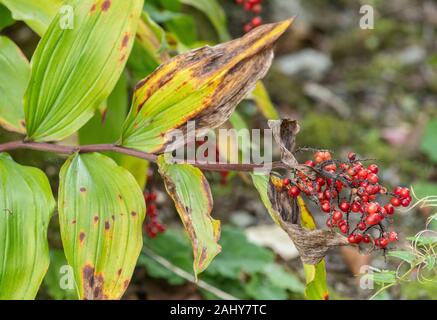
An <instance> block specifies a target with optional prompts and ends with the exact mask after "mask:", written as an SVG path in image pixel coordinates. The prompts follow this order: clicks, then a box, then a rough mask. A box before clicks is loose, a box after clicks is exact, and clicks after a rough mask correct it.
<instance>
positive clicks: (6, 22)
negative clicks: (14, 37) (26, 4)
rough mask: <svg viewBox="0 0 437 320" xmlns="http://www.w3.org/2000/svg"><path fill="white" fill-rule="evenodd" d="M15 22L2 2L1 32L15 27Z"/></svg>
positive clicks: (0, 10)
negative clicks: (12, 26) (11, 26)
mask: <svg viewBox="0 0 437 320" xmlns="http://www.w3.org/2000/svg"><path fill="white" fill-rule="evenodd" d="M14 23H15V20H14V19H13V18H12V14H11V12H10V11H9V9H8V8H6V7H5V6H4V5H2V4H1V0H0V31H1V30H2V29H4V28H7V27H9V26H10V25H13V24H14Z"/></svg>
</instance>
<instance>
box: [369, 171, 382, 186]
mask: <svg viewBox="0 0 437 320" xmlns="http://www.w3.org/2000/svg"><path fill="white" fill-rule="evenodd" d="M367 180H369V182H370V183H373V184H377V183H378V180H379V178H378V176H377V175H376V174H374V173H371V174H369V175H368V176H367Z"/></svg>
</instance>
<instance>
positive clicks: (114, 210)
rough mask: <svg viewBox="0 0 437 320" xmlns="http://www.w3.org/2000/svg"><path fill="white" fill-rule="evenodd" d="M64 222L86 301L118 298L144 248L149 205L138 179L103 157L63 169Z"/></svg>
mask: <svg viewBox="0 0 437 320" xmlns="http://www.w3.org/2000/svg"><path fill="white" fill-rule="evenodd" d="M58 207H59V222H60V226H61V236H62V243H63V245H64V251H65V256H66V257H67V261H68V263H69V264H70V265H71V266H72V267H73V270H74V276H75V280H76V286H77V290H78V294H79V296H80V298H81V299H92V300H94V299H95V300H102V299H119V298H120V297H121V296H122V295H123V293H124V291H125V290H126V288H127V286H128V284H129V281H130V278H131V276H132V273H133V270H134V268H135V264H136V261H137V259H138V256H139V254H140V251H141V247H142V243H143V241H142V224H143V221H144V217H145V211H146V208H145V202H144V197H143V195H142V191H141V189H140V188H139V186H138V184H137V182H136V181H135V179H134V177H133V176H132V175H131V174H130V173H129V172H128V171H127V170H125V169H124V168H121V167H119V166H118V165H117V164H116V163H115V162H114V161H113V160H112V159H110V158H108V157H106V156H103V155H101V154H98V153H93V154H84V155H78V154H76V155H73V156H72V157H70V158H69V159H68V160H67V162H66V163H65V164H64V166H63V167H62V170H61V173H60V186H59V205H58Z"/></svg>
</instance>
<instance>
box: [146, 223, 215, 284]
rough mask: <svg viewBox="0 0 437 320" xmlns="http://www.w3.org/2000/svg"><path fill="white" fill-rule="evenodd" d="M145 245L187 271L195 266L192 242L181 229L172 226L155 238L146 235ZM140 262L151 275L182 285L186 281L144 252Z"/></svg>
mask: <svg viewBox="0 0 437 320" xmlns="http://www.w3.org/2000/svg"><path fill="white" fill-rule="evenodd" d="M144 247H146V248H148V249H149V250H151V251H152V252H153V253H154V254H156V255H159V256H161V257H164V258H165V259H166V260H168V261H170V262H171V263H172V264H173V265H175V266H177V267H179V268H181V269H183V270H185V271H187V272H189V271H190V270H192V268H193V250H192V248H191V244H190V242H189V240H188V238H187V237H186V236H185V234H184V233H182V232H181V230H179V229H178V230H176V229H171V228H170V229H168V230H166V232H164V233H162V234H159V235H158V236H157V237H156V238H153V239H151V238H149V237H144ZM138 264H139V265H141V266H144V267H145V268H146V270H147V273H148V275H149V276H151V277H153V278H160V279H166V280H167V281H168V283H169V284H171V285H180V284H184V283H185V282H186V280H185V279H184V278H182V277H180V276H178V275H177V274H175V273H174V272H173V271H171V270H168V269H166V268H163V266H162V265H161V264H159V263H158V262H156V261H155V260H153V259H152V258H150V257H149V256H147V255H146V254H144V253H142V254H141V255H140V258H139V260H138ZM207 271H208V269H207Z"/></svg>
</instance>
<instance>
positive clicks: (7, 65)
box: [0, 36, 30, 133]
mask: <svg viewBox="0 0 437 320" xmlns="http://www.w3.org/2000/svg"><path fill="white" fill-rule="evenodd" d="M29 77H30V65H29V61H27V58H26V57H25V56H24V54H23V53H22V52H21V50H20V49H19V48H18V47H17V45H16V44H15V43H13V42H12V41H11V40H10V39H9V38H6V37H2V36H0V125H1V126H2V127H4V128H5V129H7V130H11V131H15V132H19V133H25V127H24V111H23V96H24V92H25V91H26V87H27V85H28V83H29Z"/></svg>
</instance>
